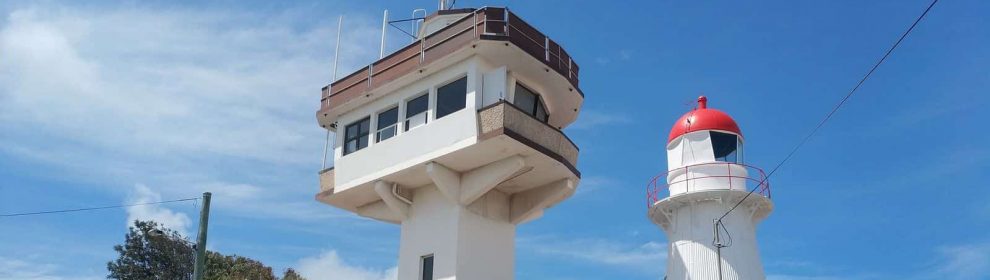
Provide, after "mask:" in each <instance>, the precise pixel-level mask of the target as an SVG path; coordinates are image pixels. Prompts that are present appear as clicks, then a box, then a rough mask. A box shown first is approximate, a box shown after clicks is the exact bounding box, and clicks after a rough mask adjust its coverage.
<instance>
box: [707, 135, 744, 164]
mask: <svg viewBox="0 0 990 280" xmlns="http://www.w3.org/2000/svg"><path fill="white" fill-rule="evenodd" d="M711 139H712V152H714V154H715V160H717V161H724V162H737V161H736V160H737V157H736V155H737V153H736V150H737V149H736V148H737V147H736V144H738V143H739V140H738V139H737V138H736V136H735V135H733V134H729V133H722V132H715V131H712V132H711Z"/></svg>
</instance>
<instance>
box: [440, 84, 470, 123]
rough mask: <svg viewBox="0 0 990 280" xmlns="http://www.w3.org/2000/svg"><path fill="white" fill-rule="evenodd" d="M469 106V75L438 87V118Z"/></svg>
mask: <svg viewBox="0 0 990 280" xmlns="http://www.w3.org/2000/svg"><path fill="white" fill-rule="evenodd" d="M465 106H467V77H464V78H460V79H458V80H456V81H454V82H452V83H449V84H446V85H444V86H442V87H440V88H438V89H437V118H438V119H439V118H442V117H444V116H446V115H450V114H451V113H454V112H457V111H459V110H461V109H464V107H465Z"/></svg>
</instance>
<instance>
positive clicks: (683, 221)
mask: <svg viewBox="0 0 990 280" xmlns="http://www.w3.org/2000/svg"><path fill="white" fill-rule="evenodd" d="M744 143H745V140H744V138H743V134H742V131H741V130H740V129H739V125H738V124H736V122H735V120H733V119H732V117H730V116H729V115H728V114H726V113H724V112H722V111H719V110H715V109H711V108H708V99H707V98H706V97H704V96H701V97H699V98H698V107H697V108H696V109H694V110H691V111H690V112H687V113H686V114H684V115H683V116H682V117H681V118H680V119H678V120H677V122H676V123H674V127H673V128H672V129H671V131H670V135H669V137H668V138H667V145H666V150H667V171H666V172H663V173H661V174H660V175H658V176H656V177H654V178H653V179H652V180H651V181H650V184H649V186H648V189H647V197H648V199H647V202H648V205H647V207H648V209H649V211H648V215H649V217H650V219H651V220H653V222H654V223H656V224H657V225H659V226H660V227H661V228H662V229H663V231H664V232H665V233H666V234H667V240H668V241H669V242H670V245H669V248H668V254H669V255H668V258H667V278H666V279H678V280H680V279H726V280H736V279H764V278H765V276H764V273H763V266H762V264H761V263H760V257H759V252H758V250H757V246H756V225H757V223H759V222H760V221H761V220H763V219H764V218H766V217H767V216H768V215H769V214H770V212H771V211H772V210H773V203H772V202H771V201H770V185H769V182H768V181H767V180H766V175H765V174H764V173H763V171H762V170H760V169H759V168H756V167H753V166H750V165H747V164H746V163H745V162H744V156H743V155H744V153H743V146H744ZM750 190H755V193H752V194H749V192H750ZM740 201H742V202H741V203H740ZM736 204H739V206H738V207H737V209H735V210H734V211H730V209H732V208H733V206H735V205H736ZM726 213H728V214H726ZM723 215H724V217H722V216H723Z"/></svg>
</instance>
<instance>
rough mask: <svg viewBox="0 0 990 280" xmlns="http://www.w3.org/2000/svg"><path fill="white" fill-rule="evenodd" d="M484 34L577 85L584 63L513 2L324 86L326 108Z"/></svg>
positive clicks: (470, 15) (483, 37)
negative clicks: (513, 6)
mask: <svg viewBox="0 0 990 280" xmlns="http://www.w3.org/2000/svg"><path fill="white" fill-rule="evenodd" d="M478 40H496V41H507V42H509V43H512V44H513V45H515V46H517V47H519V48H520V49H522V50H523V51H525V52H526V53H527V54H529V55H530V56H532V57H533V58H536V59H538V60H540V61H542V62H543V63H544V64H545V65H546V66H547V67H548V68H550V69H553V70H554V71H556V72H557V73H560V74H561V75H562V76H564V77H565V78H567V80H568V81H569V82H570V83H571V84H572V85H574V86H575V87H577V85H578V69H579V68H578V65H577V63H575V62H574V60H573V59H571V56H570V55H568V54H567V52H566V51H564V49H563V48H562V47H561V46H560V45H559V44H557V42H554V41H553V40H551V39H550V37H548V36H546V35H544V34H543V33H540V32H539V31H538V30H536V28H533V27H532V26H531V25H529V24H528V23H526V22H525V21H523V20H522V19H521V18H519V17H518V16H516V15H515V14H514V13H512V12H510V11H509V9H507V8H496V7H487V8H481V9H477V10H474V11H473V12H470V13H468V14H466V15H465V16H464V17H463V18H461V19H459V20H458V21H456V22H454V23H452V24H450V25H448V26H446V27H444V28H442V29H440V30H438V31H437V32H434V33H433V34H430V35H428V36H426V37H425V38H422V39H420V40H418V41H416V42H413V43H411V44H409V45H407V46H405V47H403V48H402V49H399V50H398V51H395V52H393V53H392V54H389V55H388V56H386V57H384V58H382V59H379V60H378V61H375V62H373V63H371V64H370V65H368V66H365V67H363V68H361V69H358V70H357V71H355V72H354V73H351V74H350V75H347V76H346V77H344V78H341V79H339V80H337V81H335V82H333V83H332V84H330V85H328V86H325V87H323V90H322V97H321V104H322V105H321V106H320V111H323V110H329V109H332V108H334V107H336V106H338V105H340V104H343V103H344V102H346V101H348V100H350V99H353V98H356V97H359V96H361V95H364V94H367V93H368V92H369V91H371V90H373V89H375V88H378V87H380V86H382V85H384V84H387V83H388V82H391V81H393V80H395V79H398V78H400V77H402V76H404V75H406V74H409V73H411V72H413V71H415V70H416V69H419V68H421V67H423V66H426V65H428V64H430V63H432V62H434V61H437V60H439V59H441V58H443V57H445V56H447V55H450V54H451V53H453V52H454V51H456V50H458V49H460V48H462V47H465V46H467V45H469V44H471V43H472V42H474V41H478Z"/></svg>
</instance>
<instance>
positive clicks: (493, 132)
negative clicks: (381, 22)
mask: <svg viewBox="0 0 990 280" xmlns="http://www.w3.org/2000/svg"><path fill="white" fill-rule="evenodd" d="M443 6H444V5H441V7H443ZM414 20H415V19H414ZM420 26H421V27H420V29H419V30H418V32H415V34H418V37H417V38H415V40H414V42H413V43H411V44H409V45H408V46H406V47H403V48H401V49H399V50H397V51H395V52H394V53H392V54H387V55H384V56H383V57H382V58H381V59H380V60H378V61H375V62H373V63H371V64H370V65H368V66H366V67H364V68H361V69H359V70H357V71H356V72H354V73H352V74H349V75H347V76H345V77H344V78H341V79H339V80H337V81H334V82H333V83H332V84H331V85H329V86H327V87H324V88H323V98H322V105H321V108H320V110H319V111H318V112H317V120H318V121H319V124H320V126H322V127H324V128H326V129H328V130H329V131H334V132H336V134H335V135H336V139H334V140H333V141H328V143H335V144H333V145H332V149H331V151H332V157H333V159H334V162H335V165H334V166H333V167H329V168H325V169H324V170H322V171H321V172H320V192H319V193H318V194H317V195H316V199H317V200H319V201H321V202H324V203H326V204H329V205H332V206H335V207H338V208H341V209H345V210H347V211H351V212H354V213H356V214H358V215H361V216H364V217H368V218H372V219H375V220H379V221H383V222H387V223H392V224H397V225H399V229H400V231H401V240H400V243H399V254H398V260H399V261H398V276H399V277H398V278H399V280H431V279H469V280H476V279H482V280H483V279H497V280H503V279H513V278H514V270H513V267H514V248H515V232H516V226H517V225H519V224H521V223H525V222H528V221H532V220H534V219H537V218H539V217H540V216H541V215H543V213H544V209H546V208H549V207H551V206H553V205H555V204H556V203H559V202H561V201H563V200H564V199H566V198H568V197H569V196H570V195H571V194H573V193H574V191H575V188H576V187H577V184H578V181H579V178H580V173H579V172H578V170H577V169H576V167H575V166H576V165H577V158H578V148H577V146H576V145H574V143H573V142H571V141H570V139H568V137H567V136H566V135H565V134H564V133H563V132H562V131H561V129H563V128H564V127H567V126H568V125H570V124H571V123H572V122H574V120H575V119H576V118H577V116H578V113H579V112H580V110H581V105H582V103H583V102H584V94H583V93H582V92H581V90H580V89H579V88H578V66H577V63H575V62H574V61H573V60H572V59H571V58H570V56H569V55H568V54H567V52H565V51H564V49H563V48H562V47H561V46H560V45H559V44H557V43H556V42H555V41H554V40H553V39H551V38H550V37H548V36H546V35H544V34H543V33H541V32H540V31H538V30H537V29H535V28H534V27H532V26H530V25H529V24H527V23H526V22H525V21H523V20H522V19H520V18H519V17H518V16H516V15H515V14H514V13H512V12H510V11H509V10H508V9H507V8H497V7H487V8H482V9H456V10H440V11H438V12H436V13H434V14H432V15H428V16H426V17H425V18H423V19H422V24H421V25H420ZM383 38H384V37H383ZM328 135H329V133H328Z"/></svg>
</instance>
